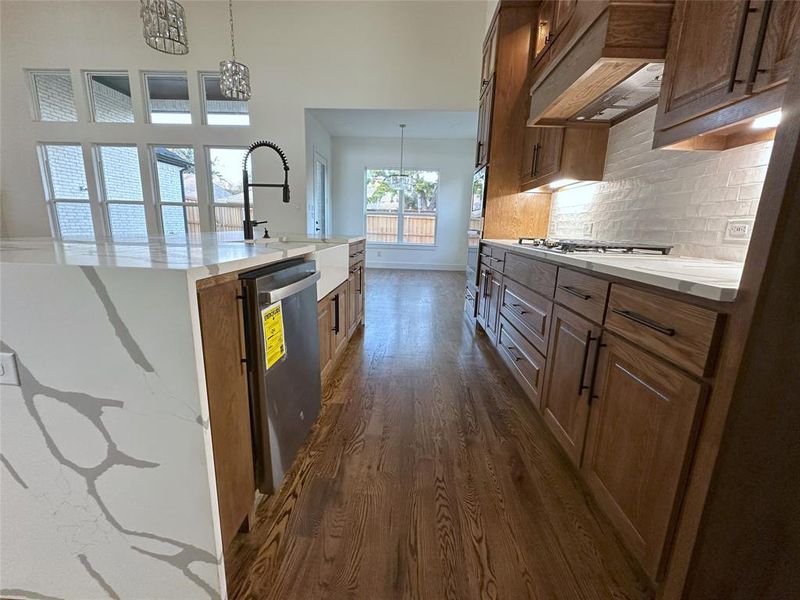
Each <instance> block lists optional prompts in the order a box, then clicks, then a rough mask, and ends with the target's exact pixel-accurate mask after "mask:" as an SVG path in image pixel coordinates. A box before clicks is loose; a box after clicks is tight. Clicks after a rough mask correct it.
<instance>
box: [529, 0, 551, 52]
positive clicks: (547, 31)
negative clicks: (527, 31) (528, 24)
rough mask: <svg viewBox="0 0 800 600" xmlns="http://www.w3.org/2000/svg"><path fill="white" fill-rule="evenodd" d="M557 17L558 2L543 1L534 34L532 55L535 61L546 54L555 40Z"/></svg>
mask: <svg viewBox="0 0 800 600" xmlns="http://www.w3.org/2000/svg"><path fill="white" fill-rule="evenodd" d="M555 16H556V1H555V0H543V2H542V3H541V4H540V5H539V17H538V19H537V21H536V28H535V30H534V31H533V32H532V36H533V43H532V46H533V48H532V49H533V52H531V54H532V55H533V58H534V59H535V58H536V57H538V56H539V55H540V54H541V53H542V52H544V51H545V50H546V49H547V48H548V46H549V44H550V42H551V41H552V40H553V35H554V34H555V32H556V30H555V22H554V19H555Z"/></svg>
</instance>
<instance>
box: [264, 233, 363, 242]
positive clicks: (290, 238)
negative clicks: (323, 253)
mask: <svg viewBox="0 0 800 600" xmlns="http://www.w3.org/2000/svg"><path fill="white" fill-rule="evenodd" d="M274 239H276V240H278V241H281V242H317V243H323V244H354V243H355V242H361V241H364V240H366V239H367V236H365V235H363V234H343V233H342V234H339V233H335V234H333V235H306V234H302V233H299V234H291V233H286V234H279V235H277V237H275V238H274Z"/></svg>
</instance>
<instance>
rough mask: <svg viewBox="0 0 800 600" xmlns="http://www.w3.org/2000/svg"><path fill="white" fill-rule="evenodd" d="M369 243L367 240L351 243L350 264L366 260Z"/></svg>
mask: <svg viewBox="0 0 800 600" xmlns="http://www.w3.org/2000/svg"><path fill="white" fill-rule="evenodd" d="M366 249H367V245H366V242H364V241H361V242H353V243H352V244H350V266H351V267H352V266H353V265H355V264H357V263H360V262H362V261H363V260H364V256H365V253H366Z"/></svg>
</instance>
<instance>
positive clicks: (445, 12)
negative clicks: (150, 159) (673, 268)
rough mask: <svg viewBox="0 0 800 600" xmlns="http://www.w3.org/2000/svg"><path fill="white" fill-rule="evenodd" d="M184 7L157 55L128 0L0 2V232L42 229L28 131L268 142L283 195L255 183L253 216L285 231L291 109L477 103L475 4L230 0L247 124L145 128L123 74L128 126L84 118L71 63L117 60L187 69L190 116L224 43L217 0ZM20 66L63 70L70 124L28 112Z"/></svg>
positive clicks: (299, 170) (298, 208) (299, 163)
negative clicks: (72, 111) (131, 116)
mask: <svg viewBox="0 0 800 600" xmlns="http://www.w3.org/2000/svg"><path fill="white" fill-rule="evenodd" d="M183 5H184V7H185V9H186V19H187V24H188V33H189V40H190V52H189V54H188V55H185V56H167V55H164V54H161V53H159V52H156V51H154V50H152V49H150V48H148V47H147V46H146V45H145V43H144V41H143V40H142V31H141V30H142V26H141V20H140V18H139V2H137V1H135V0H130V1H128V0H125V1H117V2H95V1H59V2H28V1H3V2H2V3H0V11H1V12H0V19H1V20H2V25H1V27H2V29H1V30H0V34H1V35H0V38H1V40H0V55H2V56H0V68H2V73H3V77H2V82H1V83H0V106H1V107H2V114H0V128H1V129H2V140H0V152H2V156H3V160H2V172H1V173H0V177H1V178H2V183H0V199H1V200H2V219H3V233H5V234H7V235H10V236H29V235H40V236H49V235H50V228H49V223H48V216H47V211H46V209H45V205H44V202H43V198H42V195H43V191H42V185H41V179H40V176H39V170H38V164H37V161H36V154H35V144H36V142H37V141H79V142H83V143H85V144H88V143H91V142H93V141H94V142H98V141H105V142H123V141H130V142H134V143H137V144H140V145H141V146H142V147H144V146H146V145H147V144H151V143H168V144H176V145H177V144H192V145H194V146H195V150H196V152H197V151H198V150H199V149H202V146H203V145H207V144H217V145H246V144H248V143H250V142H252V141H254V140H255V139H262V138H267V139H270V140H272V141H274V142H276V143H278V144H279V145H281V146H282V147H283V148H284V150H285V151H286V153H287V155H288V157H289V162H290V166H291V169H292V170H291V172H290V185H291V187H292V202H291V203H290V204H288V205H284V204H282V203H281V202H280V199H279V197H278V196H275V195H274V193H270V192H264V191H260V193H259V191H257V192H256V216H257V217H259V218H268V219H269V220H270V226H271V228H272V229H273V230H274V231H276V232H297V231H305V226H306V202H305V195H306V175H305V162H306V153H305V141H306V140H305V132H304V127H305V116H304V108H307V107H308V108H394V109H438V110H475V108H476V105H477V96H476V92H477V88H476V82H477V81H478V78H479V76H480V73H479V72H480V51H481V40H482V38H483V35H484V28H485V21H486V3H485V2H446V1H444V2H438V1H425V2H405V1H397V2H393V1H388V2H295V1H292V2H237V3H235V5H234V10H235V17H236V34H237V38H236V48H237V58H239V60H241V61H242V62H244V63H246V64H248V65H249V67H250V70H251V77H252V85H253V99H252V100H251V101H250V103H249V104H250V114H251V126H250V127H246V128H222V129H220V128H218V127H211V128H210V127H208V126H200V125H197V126H154V125H147V124H145V123H144V122H143V119H142V116H143V112H144V101H143V99H142V97H141V92H140V86H139V85H136V84H134V85H133V92H134V95H133V102H134V110H135V111H136V116H137V121H138V122H137V123H133V124H90V123H87V122H86V121H87V120H88V118H87V113H88V110H87V107H86V93H85V91H84V86H83V80H82V77H81V73H80V70H81V69H94V70H100V69H113V70H117V69H122V70H128V71H129V72H130V74H131V79H132V83H134V80H135V81H136V82H138V79H139V72H140V71H141V70H170V71H188V73H189V76H190V85H189V90H190V95H191V97H190V102H191V105H192V111H193V113H194V116H195V122H199V119H198V117H199V98H198V96H199V84H198V83H197V71H199V70H202V71H214V70H216V69H217V68H218V64H219V61H220V60H221V59H223V58H227V57H228V54H229V52H230V48H229V45H228V44H229V38H228V16H227V3H226V2H224V1H199V2H195V1H191V0H187V1H184V2H183ZM24 68H69V69H71V72H72V79H73V86H74V87H75V93H76V101H77V102H78V114H79V117H80V119H81V121H79V122H78V123H59V124H52V123H32V122H31V118H30V109H29V97H28V90H27V87H26V82H25V77H24V73H23V69H24ZM410 82H411V83H410ZM264 157H267V159H268V160H266V161H265V160H264ZM254 163H255V164H254V170H255V171H257V172H258V174H259V179H260V178H261V177H270V178H280V177H282V171H281V170H280V168H279V167H278V164H277V161H276V160H275V157H274V156H269V155H268V154H267V153H266V152H265V153H263V154H257V155H256V156H255V160H254ZM198 179H199V181H198V183H199V188H200V189H202V190H205V181H204V180H203V176H202V174H199V176H198ZM265 194H266V196H265Z"/></svg>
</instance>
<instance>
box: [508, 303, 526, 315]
mask: <svg viewBox="0 0 800 600" xmlns="http://www.w3.org/2000/svg"><path fill="white" fill-rule="evenodd" d="M506 306H510V307H512V308H515V309H516V310H517V312H518V313H519V314H521V315H527V314H528V311H527V310H523V309H521V308H520V306H521V305H520V304H506Z"/></svg>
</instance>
